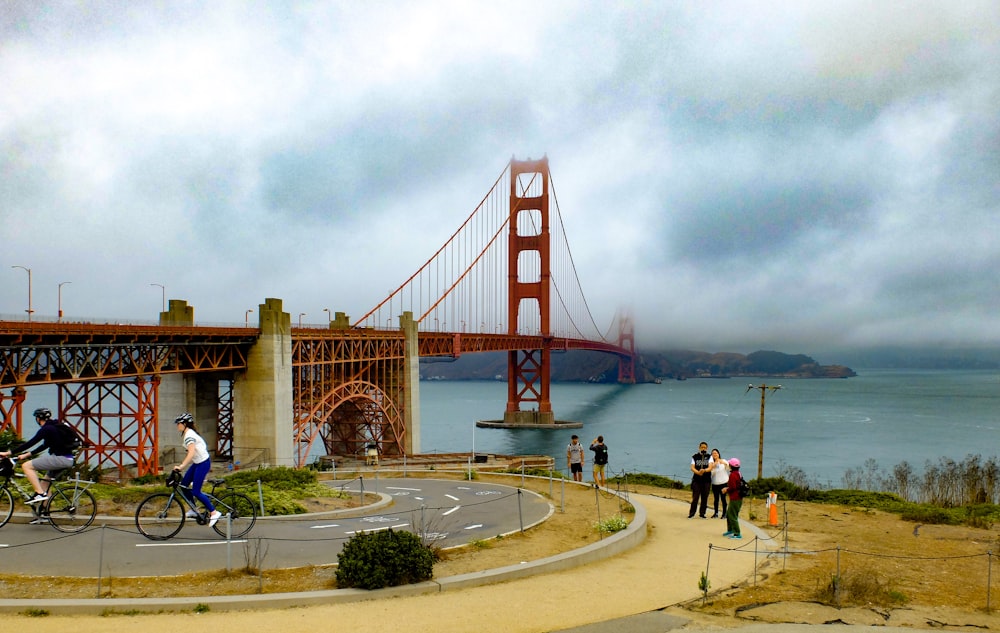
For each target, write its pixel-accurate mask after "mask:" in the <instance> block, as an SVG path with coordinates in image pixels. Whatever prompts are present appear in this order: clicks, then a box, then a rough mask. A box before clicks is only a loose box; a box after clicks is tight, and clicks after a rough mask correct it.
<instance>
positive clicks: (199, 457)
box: [174, 413, 222, 527]
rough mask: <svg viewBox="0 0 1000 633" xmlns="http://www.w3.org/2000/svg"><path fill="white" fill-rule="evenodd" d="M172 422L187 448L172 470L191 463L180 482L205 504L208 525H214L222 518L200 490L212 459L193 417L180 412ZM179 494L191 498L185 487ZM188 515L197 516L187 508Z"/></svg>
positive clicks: (182, 467)
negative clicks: (182, 458) (196, 428)
mask: <svg viewBox="0 0 1000 633" xmlns="http://www.w3.org/2000/svg"><path fill="white" fill-rule="evenodd" d="M174 424H176V425H177V431H178V432H179V433H181V434H182V435H183V440H182V441H183V444H184V448H185V449H186V450H187V454H186V455H184V460H183V461H182V462H181V463H180V464H178V465H176V466H174V470H175V471H181V470H184V468H185V467H186V466H187V465H188V464H191V468H188V470H187V472H186V473H184V479H182V480H181V484H182V485H183V486H190V487H191V492H190V494H192V495H194V497H195V499H197V500H198V501H201V503H202V505H204V506H205V511H206V512H207V513H208V525H209V527H214V526H215V524H216V523H217V522H218V520H219V519H220V518H222V513H221V512H219V511H218V510H216V509H215V506H214V505H212V502H211V501H210V500H209V498H208V497H207V496H206V495H205V494H204V493H203V492H202V491H201V485H202V484H203V483H205V477H207V476H208V471H209V470H211V469H212V461H211V460H210V459H209V458H208V446H207V445H206V444H205V440H204V439H203V438H202V437H201V436H200V435H198V432H197V431H196V430H195V428H194V418H193V417H191V414H190V413H182V414H181V415H179V416H177V418H176V419H175V420H174ZM181 494H183V495H184V496H185V497H187V498H188V500H189V501H191V500H192V499H191V497H190V496H188V490H187V489H186V488H181ZM188 516H197V514H195V512H194V511H193V510H188Z"/></svg>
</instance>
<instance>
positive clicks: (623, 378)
mask: <svg viewBox="0 0 1000 633" xmlns="http://www.w3.org/2000/svg"><path fill="white" fill-rule="evenodd" d="M618 347H620V348H622V349H625V350H628V351H629V355H628V357H627V358H626V357H623V356H619V357H618V384H620V385H634V384H635V324H634V323H633V321H632V315H631V314H629V313H628V312H624V311H623V312H621V313H620V314H619V315H618Z"/></svg>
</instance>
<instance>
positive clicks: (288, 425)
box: [233, 299, 295, 467]
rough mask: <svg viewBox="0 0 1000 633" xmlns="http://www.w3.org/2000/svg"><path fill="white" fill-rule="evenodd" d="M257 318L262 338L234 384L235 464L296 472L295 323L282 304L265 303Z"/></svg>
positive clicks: (260, 307)
mask: <svg viewBox="0 0 1000 633" xmlns="http://www.w3.org/2000/svg"><path fill="white" fill-rule="evenodd" d="M257 317H258V320H259V328H260V337H259V338H258V339H257V343H256V344H255V345H254V346H253V347H251V348H250V352H249V354H248V355H247V370H246V372H240V373H237V374H236V376H235V378H234V381H233V459H234V461H240V462H242V463H244V464H247V463H267V464H269V465H271V466H290V467H294V466H295V459H294V450H293V435H294V421H293V419H292V417H293V406H294V404H293V402H292V318H291V315H290V314H288V313H287V312H284V311H283V310H282V304H281V299H265V300H264V303H262V304H260V305H259V309H258V310H257Z"/></svg>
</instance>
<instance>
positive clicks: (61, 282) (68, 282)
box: [58, 281, 73, 321]
mask: <svg viewBox="0 0 1000 633" xmlns="http://www.w3.org/2000/svg"><path fill="white" fill-rule="evenodd" d="M71 283H73V282H72V281H60V282H59V289H58V290H59V292H58V308H59V320H60V321H62V287H63V286H65V285H66V284H71Z"/></svg>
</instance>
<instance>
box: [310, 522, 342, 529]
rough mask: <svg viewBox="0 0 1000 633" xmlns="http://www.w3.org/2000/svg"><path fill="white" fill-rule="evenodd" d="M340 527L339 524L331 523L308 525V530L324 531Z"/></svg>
mask: <svg viewBox="0 0 1000 633" xmlns="http://www.w3.org/2000/svg"><path fill="white" fill-rule="evenodd" d="M334 527H340V524H339V523H331V524H330V525H310V526H309V529H310V530H325V529H326V528H334Z"/></svg>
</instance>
